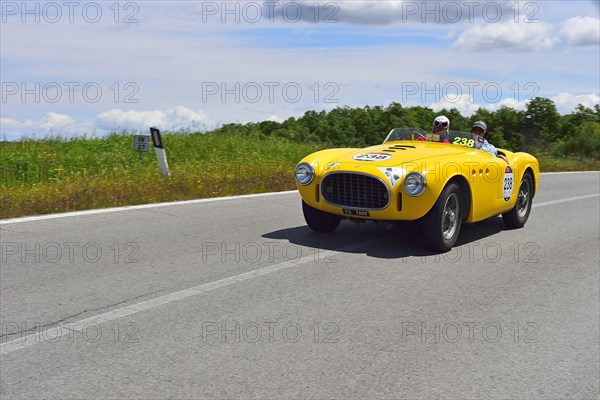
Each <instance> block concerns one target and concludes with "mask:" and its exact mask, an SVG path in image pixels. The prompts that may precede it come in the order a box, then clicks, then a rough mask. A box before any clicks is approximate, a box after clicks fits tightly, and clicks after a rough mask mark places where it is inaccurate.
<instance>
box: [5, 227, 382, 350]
mask: <svg viewBox="0 0 600 400" xmlns="http://www.w3.org/2000/svg"><path fill="white" fill-rule="evenodd" d="M380 241H381V238H377V239H373V240H368V241H366V242H360V243H357V244H353V245H349V246H345V247H342V248H340V249H339V250H337V251H344V252H346V251H353V250H357V249H359V248H361V247H366V246H370V245H373V244H376V243H378V242H380ZM329 255H331V253H330V252H318V253H315V254H313V255H310V256H306V257H302V258H300V259H298V260H293V261H284V262H280V263H278V264H273V265H269V266H266V267H262V268H258V269H255V270H253V271H249V272H244V273H243V274H239V275H234V276H230V277H229V278H224V279H220V280H218V281H214V282H209V283H204V284H202V285H198V286H194V287H192V288H189V289H184V290H180V291H178V292H173V293H169V294H166V295H164V296H160V297H157V298H154V299H151V300H146V301H142V302H140V303H137V304H132V305H129V306H126V307H122V308H118V309H115V310H112V311H107V312H105V313H102V314H98V315H95V316H93V317H89V318H85V319H81V320H79V321H72V322H68V323H65V324H64V326H65V327H68V329H69V330H70V331H72V332H81V331H82V330H83V329H85V327H86V326H89V325H91V324H101V323H104V322H109V321H114V320H115V319H118V318H122V317H125V316H128V315H132V314H137V313H139V312H141V311H146V310H150V309H153V308H155V307H159V306H162V305H165V304H169V303H171V302H173V301H177V300H182V299H186V298H189V297H192V296H196V295H199V294H202V293H206V292H209V291H211V290H215V289H219V288H222V287H225V286H229V285H231V284H234V283H238V282H242V281H246V280H248V279H252V278H256V277H258V276H263V275H267V274H270V273H273V272H277V271H281V270H283V269H287V268H292V267H298V266H301V265H303V264H307V263H309V262H311V261H313V262H318V261H319V260H321V259H325V258H327V257H328V256H329ZM76 326H79V327H81V329H77V328H75V327H76ZM62 329H63V328H62V327H61V326H60V325H58V326H56V327H52V328H48V329H47V330H44V336H46V337H50V338H54V337H60V336H61V334H62ZM41 342H43V341H40V340H36V333H32V334H29V335H25V336H23V337H20V338H18V339H13V340H11V341H8V342H6V343H2V344H0V355H5V354H9V353H12V352H13V351H17V350H20V349H24V348H26V347H29V346H33V345H35V344H38V343H41Z"/></svg>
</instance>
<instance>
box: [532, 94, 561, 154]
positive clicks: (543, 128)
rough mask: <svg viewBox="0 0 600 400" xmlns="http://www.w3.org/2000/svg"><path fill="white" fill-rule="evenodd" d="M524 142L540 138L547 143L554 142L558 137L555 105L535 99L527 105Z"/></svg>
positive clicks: (550, 101)
mask: <svg viewBox="0 0 600 400" xmlns="http://www.w3.org/2000/svg"><path fill="white" fill-rule="evenodd" d="M525 118H528V119H529V121H528V122H527V123H526V127H527V130H526V132H525V142H526V143H527V144H529V143H532V142H533V140H535V139H538V138H541V139H543V140H545V141H547V142H554V141H556V140H557V139H558V138H559V137H560V127H559V121H560V114H559V113H558V111H557V110H556V105H554V102H553V101H552V100H550V99H545V98H542V97H536V98H533V99H531V101H530V102H529V104H527V111H526V115H525Z"/></svg>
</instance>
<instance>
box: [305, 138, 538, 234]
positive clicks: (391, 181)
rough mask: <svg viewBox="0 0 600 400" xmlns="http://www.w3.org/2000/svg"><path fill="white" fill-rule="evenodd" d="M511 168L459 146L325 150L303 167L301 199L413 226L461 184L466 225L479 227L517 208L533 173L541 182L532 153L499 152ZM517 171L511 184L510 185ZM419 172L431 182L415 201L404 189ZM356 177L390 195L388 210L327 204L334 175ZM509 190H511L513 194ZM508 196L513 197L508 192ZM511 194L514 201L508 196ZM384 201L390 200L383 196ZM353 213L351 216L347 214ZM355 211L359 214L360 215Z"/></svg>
mask: <svg viewBox="0 0 600 400" xmlns="http://www.w3.org/2000/svg"><path fill="white" fill-rule="evenodd" d="M498 151H499V152H501V153H503V154H504V155H505V156H506V157H507V159H508V160H509V163H508V164H507V163H506V161H504V160H503V159H502V158H498V157H494V156H493V155H492V154H490V153H488V152H487V151H482V150H476V149H475V148H471V147H465V146H461V145H458V144H448V143H440V142H428V141H416V140H392V141H388V142H385V143H384V144H382V145H377V146H371V147H367V148H362V149H353V148H339V149H330V150H323V151H319V152H316V153H313V154H311V155H309V156H307V157H305V158H304V159H303V160H301V162H305V163H308V164H309V165H311V166H312V167H313V168H314V177H313V179H312V181H311V182H310V183H309V184H308V185H301V184H299V183H298V182H297V181H296V186H297V188H298V191H299V192H300V195H301V196H302V199H303V200H304V202H306V203H307V204H308V205H310V206H311V207H313V208H315V209H317V210H321V211H324V212H327V213H330V214H335V215H339V216H344V217H351V218H356V219H366V220H383V221H403V220H404V221H410V220H418V219H421V218H423V217H424V216H425V215H426V214H427V213H428V212H429V211H430V210H431V209H432V207H433V206H434V205H435V203H436V201H437V199H438V197H439V196H440V194H441V192H442V190H444V188H445V187H446V185H447V184H448V183H449V182H450V181H457V180H458V181H460V182H461V184H462V187H463V188H465V190H466V191H468V193H465V195H466V196H468V197H469V199H470V200H469V207H468V215H467V214H465V215H464V218H463V219H464V221H465V222H477V221H481V220H484V219H486V218H490V217H493V216H497V215H499V214H502V213H505V212H508V211H509V210H511V209H512V208H513V207H515V204H516V202H517V194H518V188H519V185H520V182H521V179H522V178H523V176H524V174H525V173H526V172H527V171H528V173H530V174H531V175H532V178H533V182H534V193H535V189H536V188H537V186H538V182H539V164H538V161H537V160H536V159H535V157H533V156H531V155H530V154H527V153H512V152H509V151H505V150H501V149H498ZM507 166H509V167H510V168H509V169H510V170H511V171H512V182H510V179H508V178H509V177H510V176H509V174H510V172H508V169H507V168H506V167H507ZM413 171H414V172H419V173H421V174H423V175H424V177H425V179H426V182H427V183H426V188H425V190H424V192H423V193H422V194H421V195H420V196H410V195H409V194H408V193H407V192H406V189H405V188H404V184H403V183H404V178H405V177H406V174H408V173H410V172H413ZM339 173H345V174H353V175H366V176H369V177H374V178H376V180H378V181H380V182H383V184H384V185H385V187H386V188H387V190H388V192H389V193H388V196H389V199H388V200H389V202H388V204H387V206H385V207H384V208H383V209H364V210H365V211H368V216H367V215H360V214H361V210H363V209H362V208H361V207H351V206H343V205H342V206H340V205H335V204H332V202H328V201H326V200H325V199H324V196H323V193H322V192H321V189H322V188H321V184H322V182H323V180H324V179H325V178H327V177H328V176H329V175H331V174H339ZM508 184H510V186H511V187H512V189H509V188H508ZM507 191H508V192H507ZM508 193H510V196H506V197H505V195H507V194H508ZM384 197H385V196H384ZM349 209H350V211H352V212H353V214H351V215H350V216H349V215H348V212H349V211H348V210H349ZM355 211H356V212H355Z"/></svg>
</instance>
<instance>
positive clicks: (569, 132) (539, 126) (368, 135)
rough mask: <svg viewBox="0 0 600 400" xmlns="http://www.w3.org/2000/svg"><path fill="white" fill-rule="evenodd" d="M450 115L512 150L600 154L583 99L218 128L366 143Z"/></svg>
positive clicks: (314, 115)
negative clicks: (479, 126) (564, 105)
mask: <svg viewBox="0 0 600 400" xmlns="http://www.w3.org/2000/svg"><path fill="white" fill-rule="evenodd" d="M441 114H443V115H446V116H448V118H450V128H451V129H454V130H462V131H469V130H470V128H471V125H472V123H473V122H474V121H477V120H483V121H485V122H486V123H487V125H488V129H489V134H490V142H491V143H493V144H494V145H495V146H496V147H500V148H505V149H508V150H512V151H523V150H525V151H531V152H534V153H544V154H549V155H554V156H562V155H568V156H577V157H585V158H595V159H597V158H599V155H600V105H596V106H595V107H594V108H593V109H591V108H588V107H585V106H583V105H579V106H577V108H576V109H575V110H574V111H573V112H572V113H571V114H568V115H560V114H559V113H558V111H557V109H556V105H555V104H554V102H553V101H552V100H550V99H546V98H541V97H536V98H534V99H532V100H531V101H530V102H529V104H528V105H527V109H526V110H524V111H518V110H515V109H513V108H510V107H502V108H500V109H499V110H497V111H488V110H485V109H483V108H480V109H479V110H477V112H476V113H475V114H474V115H472V116H471V117H468V118H467V117H464V116H462V115H461V114H460V112H459V111H458V110H456V109H454V108H453V109H450V110H446V109H444V110H441V111H439V112H434V111H433V110H431V109H430V108H425V107H403V106H402V105H401V104H398V103H392V104H390V105H389V106H388V107H381V106H374V107H370V106H367V107H363V108H350V107H344V108H335V109H333V110H331V111H319V112H317V111H308V112H306V113H305V114H304V115H303V116H302V117H301V118H298V119H296V118H293V117H292V118H288V119H287V120H285V121H283V122H281V123H280V122H274V121H263V122H258V123H247V124H226V125H223V126H222V127H220V128H218V129H216V130H215V131H214V133H215V134H242V135H245V136H249V137H265V136H273V137H282V138H286V139H289V140H292V141H298V142H321V143H327V144H330V145H332V146H344V147H364V146H369V145H374V144H377V143H381V141H382V140H383V138H384V137H385V135H386V134H387V133H388V132H389V131H390V129H392V128H394V127H420V128H423V129H426V130H427V129H430V128H431V124H432V121H433V119H434V118H435V116H436V115H441Z"/></svg>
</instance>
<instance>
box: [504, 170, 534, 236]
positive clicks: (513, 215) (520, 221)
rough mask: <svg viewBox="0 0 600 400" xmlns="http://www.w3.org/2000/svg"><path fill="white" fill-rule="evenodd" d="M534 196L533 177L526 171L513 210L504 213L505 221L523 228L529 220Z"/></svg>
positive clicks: (507, 223)
mask: <svg viewBox="0 0 600 400" xmlns="http://www.w3.org/2000/svg"><path fill="white" fill-rule="evenodd" d="M532 197H533V179H531V174H529V173H526V174H525V176H523V180H522V181H521V185H520V186H519V194H518V196H517V203H516V204H515V206H514V207H513V208H512V210H510V211H509V212H507V213H504V214H502V219H503V220H504V223H505V224H506V225H508V226H509V227H511V228H521V227H522V226H523V225H525V222H527V219H528V218H529V213H530V212H531V199H532Z"/></svg>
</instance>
